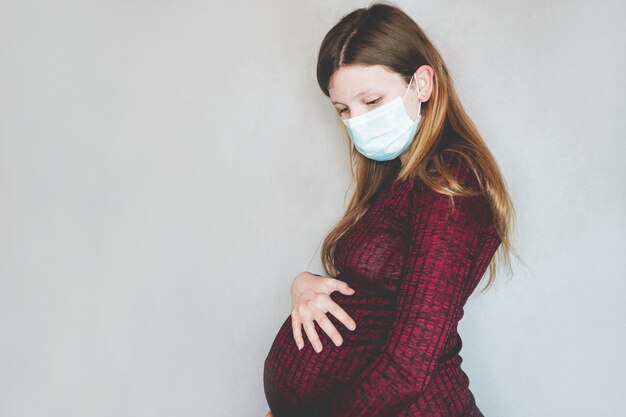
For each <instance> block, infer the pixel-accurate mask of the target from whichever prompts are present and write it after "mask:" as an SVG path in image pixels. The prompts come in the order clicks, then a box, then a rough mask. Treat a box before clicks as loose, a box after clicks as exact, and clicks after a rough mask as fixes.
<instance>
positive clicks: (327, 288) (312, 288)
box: [291, 272, 356, 353]
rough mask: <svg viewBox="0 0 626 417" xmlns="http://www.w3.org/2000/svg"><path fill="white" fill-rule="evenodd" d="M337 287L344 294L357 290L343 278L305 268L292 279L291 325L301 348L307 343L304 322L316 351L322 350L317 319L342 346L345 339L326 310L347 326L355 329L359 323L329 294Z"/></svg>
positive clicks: (327, 332) (294, 336)
mask: <svg viewBox="0 0 626 417" xmlns="http://www.w3.org/2000/svg"><path fill="white" fill-rule="evenodd" d="M335 291H339V292H341V293H342V294H345V295H353V294H354V292H355V291H354V289H352V288H350V286H349V285H348V284H347V283H346V282H344V281H341V280H338V279H335V278H331V277H323V276H320V275H316V274H312V273H310V272H302V273H300V274H298V276H296V278H295V279H294V280H293V283H292V284H291V326H292V328H293V338H294V339H295V341H296V345H297V346H298V349H300V350H301V349H302V348H303V347H304V339H303V337H302V326H304V330H305V331H306V335H307V337H308V338H309V340H310V341H311V344H312V345H313V348H314V349H315V351H316V352H317V353H319V352H321V351H322V343H321V342H320V339H319V336H318V335H317V332H316V331H315V323H314V321H317V323H318V324H319V325H320V327H321V328H322V329H323V330H324V331H325V332H326V334H328V336H329V337H330V338H331V339H332V341H333V342H334V343H335V345H337V346H340V345H341V344H342V343H343V339H342V337H341V335H340V334H339V332H338V331H337V329H336V328H335V326H334V325H333V323H332V322H331V321H330V320H329V318H328V316H326V313H327V312H330V313H331V314H332V315H333V316H335V317H336V318H337V319H338V320H339V321H340V322H342V323H343V324H344V325H345V326H346V327H347V328H348V329H350V330H354V329H355V328H356V323H355V322H354V320H353V319H352V317H350V316H349V315H348V313H346V312H345V311H344V309H343V308H341V307H339V305H338V304H337V303H335V302H334V301H333V300H332V298H330V294H331V293H333V292H335Z"/></svg>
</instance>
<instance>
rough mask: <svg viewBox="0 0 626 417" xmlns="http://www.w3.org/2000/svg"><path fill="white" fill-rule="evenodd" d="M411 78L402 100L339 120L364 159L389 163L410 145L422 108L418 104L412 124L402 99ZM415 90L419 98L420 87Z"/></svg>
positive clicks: (420, 104)
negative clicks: (416, 113)
mask: <svg viewBox="0 0 626 417" xmlns="http://www.w3.org/2000/svg"><path fill="white" fill-rule="evenodd" d="M414 76H415V74H413V77H414ZM413 77H411V80H410V81H409V85H408V86H407V90H406V91H405V92H404V96H402V97H400V96H398V97H396V98H395V99H393V100H391V101H390V102H388V103H385V104H383V105H382V106H379V107H377V108H375V109H374V110H370V111H368V112H367V113H364V114H361V115H359V116H355V117H352V118H350V119H341V120H343V123H344V124H345V125H346V127H347V128H348V133H349V135H350V139H351V140H352V143H353V144H354V147H355V148H356V149H357V151H359V152H360V153H362V154H363V155H364V156H366V157H367V158H369V159H373V160H375V161H389V160H391V159H394V158H396V157H398V156H399V155H401V154H402V153H403V152H404V151H406V150H407V149H408V147H409V146H410V145H411V143H412V142H413V138H414V136H415V132H417V127H418V125H419V122H420V120H421V114H420V111H421V107H422V102H421V101H420V102H419V109H420V110H418V115H417V117H416V118H415V120H411V117H410V116H409V114H408V113H407V111H406V108H405V107H404V97H406V93H408V92H409V88H410V87H411V82H412V81H413ZM416 83H417V80H416ZM417 88H418V90H417V93H418V94H419V84H417Z"/></svg>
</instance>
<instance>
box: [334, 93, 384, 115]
mask: <svg viewBox="0 0 626 417" xmlns="http://www.w3.org/2000/svg"><path fill="white" fill-rule="evenodd" d="M380 99H381V97H378V98H377V99H376V100H372V101H368V102H367V104H368V105H370V106H371V105H372V104H376V103H378V102H379V101H380ZM347 110H348V109H341V110H339V114H342V113H345V112H346V111H347Z"/></svg>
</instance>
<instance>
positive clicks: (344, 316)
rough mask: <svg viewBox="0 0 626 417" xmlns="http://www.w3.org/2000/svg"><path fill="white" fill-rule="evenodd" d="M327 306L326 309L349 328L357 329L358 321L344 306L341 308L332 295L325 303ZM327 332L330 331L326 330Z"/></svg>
mask: <svg viewBox="0 0 626 417" xmlns="http://www.w3.org/2000/svg"><path fill="white" fill-rule="evenodd" d="M325 307H326V310H327V311H328V312H329V313H330V314H332V315H333V316H335V317H336V318H337V320H339V321H340V322H342V323H343V325H344V326H346V327H347V328H348V329H350V330H354V329H356V323H355V322H354V320H353V319H352V317H350V316H349V315H348V313H346V311H345V310H344V309H343V308H341V307H340V306H339V304H337V303H336V302H334V301H333V300H332V299H331V298H330V297H329V298H328V300H327V302H326V303H325ZM333 328H334V327H333ZM326 333H328V332H326Z"/></svg>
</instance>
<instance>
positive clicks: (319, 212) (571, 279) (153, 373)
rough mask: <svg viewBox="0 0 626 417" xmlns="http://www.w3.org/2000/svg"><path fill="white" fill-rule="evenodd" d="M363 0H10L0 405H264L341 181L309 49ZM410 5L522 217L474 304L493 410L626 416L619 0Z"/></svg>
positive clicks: (472, 356)
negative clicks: (512, 257)
mask: <svg viewBox="0 0 626 417" xmlns="http://www.w3.org/2000/svg"><path fill="white" fill-rule="evenodd" d="M367 4H368V3H367V2H362V1H342V2H337V1H332V0H324V1H286V0H274V1H271V2H269V1H266V2H260V1H259V2H252V1H250V2H235V3H226V2H211V1H199V0H188V1H150V2H148V1H128V0H127V1H104V0H102V1H95V0H92V1H68V0H63V1H59V2H44V1H35V0H12V1H11V0H1V1H0V334H1V338H0V415H2V416H6V417H23V416H24V417H25V416H29V417H30V416H64V417H69V416H112V415H115V416H134V417H138V416H237V417H239V416H241V417H244V416H246V417H247V416H263V415H264V414H265V412H266V411H267V404H266V402H265V397H264V394H263V388H262V367H263V361H264V359H265V356H266V354H267V351H268V349H269V347H270V345H271V342H272V340H273V337H274V335H275V333H276V331H277V330H278V328H279V326H280V324H281V323H282V322H283V320H284V319H285V318H286V317H287V316H288V314H289V312H290V295H289V285H290V284H291V281H292V279H293V277H294V276H295V275H296V274H297V273H299V272H300V271H303V270H311V271H313V272H321V268H320V264H319V260H318V258H319V244H320V243H321V239H322V238H323V235H324V234H325V233H326V232H327V231H328V229H329V228H330V227H331V226H332V225H333V224H334V222H335V221H336V220H337V219H338V218H339V216H340V215H341V213H342V212H343V209H344V207H345V204H347V201H348V195H347V194H346V189H347V187H348V185H349V172H348V167H347V163H346V162H347V160H346V155H347V149H346V148H345V146H344V144H343V142H342V140H343V136H342V133H341V131H340V128H339V126H338V125H337V124H336V123H335V119H334V113H333V109H332V106H331V104H330V102H329V101H328V99H327V98H326V97H325V96H324V95H323V94H322V93H321V92H320V90H319V88H318V86H317V83H316V79H315V63H316V53H317V50H318V47H319V44H320V42H321V40H322V38H323V36H324V34H325V33H326V32H327V31H328V30H329V29H330V28H331V27H332V25H334V24H335V23H336V22H337V20H338V19H339V18H340V17H341V16H342V15H343V14H345V13H347V12H349V11H351V10H352V9H354V8H357V7H362V6H365V5H367ZM396 4H398V5H399V6H401V7H402V8H403V9H404V10H405V11H407V12H408V13H409V14H410V15H411V16H412V17H413V18H414V19H415V20H416V21H417V22H418V23H419V24H420V25H421V26H422V27H423V28H424V29H425V31H426V32H427V34H428V35H429V36H430V37H431V39H432V40H433V41H434V43H435V44H436V45H437V46H438V48H439V49H440V51H441V53H442V54H443V56H444V59H445V60H446V62H447V63H448V65H449V67H450V70H451V71H452V75H453V77H454V80H455V83H456V86H457V88H458V91H459V94H460V95H461V98H462V100H463V102H464V104H465V106H466V108H467V111H468V113H469V114H470V116H471V117H472V118H473V119H474V120H475V122H476V124H477V125H478V127H479V129H480V130H481V132H482V133H483V135H484V137H485V138H486V140H487V142H488V144H489V146H490V148H491V149H492V151H493V152H494V154H495V155H496V157H497V159H498V162H499V164H500V166H501V168H502V171H503V173H504V175H505V177H506V179H507V182H508V185H509V188H510V191H511V194H512V197H513V199H514V202H515V205H516V209H517V213H518V225H517V245H518V248H519V250H520V252H521V254H522V256H523V259H524V260H525V262H526V265H527V267H524V266H523V265H520V264H518V263H517V262H516V263H515V264H514V268H515V275H514V277H513V278H512V279H509V278H508V277H507V276H505V275H502V276H501V277H500V278H499V280H498V282H497V285H496V288H495V289H492V290H490V291H489V292H488V293H487V294H486V295H484V296H481V297H478V296H477V293H475V294H474V295H473V296H472V297H471V298H470V301H469V302H468V304H467V306H466V309H465V311H466V314H465V317H464V319H463V320H462V321H461V324H460V326H461V332H462V337H463V340H464V347H463V351H462V356H463V358H464V362H463V367H464V369H465V371H466V372H467V373H468V375H469V376H470V380H471V388H472V391H473V392H474V394H475V396H476V398H477V401H478V404H479V406H480V407H481V409H482V410H483V411H484V413H485V415H486V416H509V417H530V416H533V417H544V416H545V417H553V416H570V417H578V416H580V417H583V416H590V415H593V416H612V417H617V416H620V415H624V412H625V410H626V400H625V398H626V397H624V395H623V393H624V386H625V383H626V361H624V359H623V351H624V344H625V343H626V326H624V319H625V317H626V307H625V306H626V303H625V301H626V300H625V289H626V288H625V282H626V279H625V278H626V268H625V266H626V262H625V260H624V259H625V257H624V250H625V249H626V237H625V231H626V220H625V217H624V213H626V210H625V209H626V192H625V190H626V188H625V187H624V184H623V181H624V180H625V179H626V165H625V164H624V162H623V159H624V157H625V156H626V152H625V151H626V145H625V142H624V135H623V132H624V131H626V117H625V115H626V98H625V97H626V95H625V94H626V81H625V80H626V77H625V76H624V71H625V68H626V34H625V31H624V22H625V21H626V4H625V3H624V2H622V1H617V0H615V1H609V0H604V1H591V0H590V1H555V0H550V1H547V0H545V1H525V2H514V1H502V0H497V1H496V0H491V1H488V0H483V1H472V2H455V1H398V2H397V3H396ZM485 279H486V277H485ZM482 285H483V284H480V287H482Z"/></svg>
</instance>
